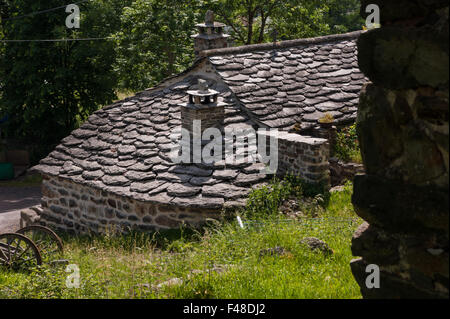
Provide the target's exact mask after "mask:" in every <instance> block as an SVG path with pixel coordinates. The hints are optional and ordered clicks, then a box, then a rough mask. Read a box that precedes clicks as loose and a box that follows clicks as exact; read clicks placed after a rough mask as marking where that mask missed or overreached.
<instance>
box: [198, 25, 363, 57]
mask: <svg viewBox="0 0 450 319" xmlns="http://www.w3.org/2000/svg"><path fill="white" fill-rule="evenodd" d="M364 32H365V31H364V30H361V31H353V32H348V33H342V34H332V35H326V36H320V37H315V38H304V39H295V40H285V41H279V42H270V43H260V44H248V45H242V46H238V47H229V48H221V49H212V50H204V51H201V52H200V57H203V58H206V57H212V56H221V55H229V54H240V53H248V52H254V51H268V50H274V49H275V50H279V49H284V48H289V47H298V46H308V45H313V44H321V43H331V42H335V41H342V40H346V39H356V38H358V37H359V36H360V35H361V34H362V33H364Z"/></svg>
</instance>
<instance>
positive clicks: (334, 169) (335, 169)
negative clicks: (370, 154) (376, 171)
mask: <svg viewBox="0 0 450 319" xmlns="http://www.w3.org/2000/svg"><path fill="white" fill-rule="evenodd" d="M362 173H364V165H362V164H358V163H345V162H343V161H341V160H339V159H338V158H336V157H332V158H330V176H331V186H337V185H342V184H344V183H345V181H353V179H354V177H355V176H356V174H362Z"/></svg>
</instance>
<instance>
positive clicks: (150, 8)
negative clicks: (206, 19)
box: [115, 0, 199, 90]
mask: <svg viewBox="0 0 450 319" xmlns="http://www.w3.org/2000/svg"><path fill="white" fill-rule="evenodd" d="M198 12H199V9H198V1H194V0H188V1H182V2H180V1H176V0H165V1H157V0H151V1H147V0H137V1H134V2H133V3H132V4H131V5H130V6H129V7H126V8H124V10H123V14H122V17H121V20H122V28H121V30H120V31H118V32H117V33H116V34H115V39H116V44H117V49H116V51H117V63H116V69H117V72H118V74H119V77H120V87H121V88H124V89H132V90H143V89H146V88H148V87H151V86H153V85H155V84H156V83H158V82H159V81H161V80H162V79H163V78H165V77H168V76H170V75H172V74H176V73H179V72H180V71H182V70H183V69H185V68H187V67H188V66H189V65H190V64H191V63H192V61H193V59H194V49H193V40H192V39H191V37H190V36H191V35H192V34H193V32H195V29H196V28H195V24H196V22H197V18H198Z"/></svg>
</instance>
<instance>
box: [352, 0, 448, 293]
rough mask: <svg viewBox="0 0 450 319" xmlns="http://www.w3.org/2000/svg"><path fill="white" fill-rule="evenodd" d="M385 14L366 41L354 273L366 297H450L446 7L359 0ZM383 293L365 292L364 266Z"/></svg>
mask: <svg viewBox="0 0 450 319" xmlns="http://www.w3.org/2000/svg"><path fill="white" fill-rule="evenodd" d="M370 3H375V4H377V5H379V7H380V9H381V25H382V27H381V28H379V29H374V30H371V31H368V32H367V33H364V34H362V35H361V37H360V39H359V41H358V50H359V65H360V68H361V70H362V71H363V72H364V74H365V75H366V76H367V77H368V78H369V79H370V80H371V81H372V82H370V83H368V84H366V85H365V87H364V88H363V90H362V93H361V96H360V105H359V109H358V119H357V130H358V136H359V140H360V145H361V152H362V157H363V161H364V166H365V169H366V174H365V175H357V176H356V177H355V180H354V195H353V204H354V207H355V211H356V212H357V214H358V215H359V216H361V217H362V218H363V219H365V220H366V223H364V224H363V225H361V227H360V228H359V229H358V231H357V232H356V233H355V234H354V238H353V241H352V252H353V254H354V255H355V256H361V257H360V258H358V259H355V260H353V261H352V262H351V267H352V271H353V274H354V276H355V278H356V280H357V281H358V284H359V285H360V287H361V292H362V294H363V296H364V297H365V298H448V297H449V292H448V286H449V249H448V248H449V237H448V232H449V228H448V227H449V224H448V221H449V215H448V209H449V201H448V193H449V188H448V181H449V175H448V172H449V166H448V162H449V161H448V149H449V144H448V143H449V126H448V113H449V103H448V95H449V91H448V89H449V87H448V83H449V76H448V67H449V65H448V63H449V56H448V54H449V46H448V43H449V42H448V39H449V38H448V36H449V34H448V14H449V11H448V9H449V8H448V7H449V3H448V1H438V0H428V1H419V0H416V1H405V0H400V1H387V0H370V1H362V9H361V10H362V12H364V8H365V7H366V5H368V4H370ZM369 264H376V265H378V266H379V269H380V287H379V288H372V289H370V288H369V287H367V285H366V278H367V276H368V275H369V274H368V273H366V267H367V265H369Z"/></svg>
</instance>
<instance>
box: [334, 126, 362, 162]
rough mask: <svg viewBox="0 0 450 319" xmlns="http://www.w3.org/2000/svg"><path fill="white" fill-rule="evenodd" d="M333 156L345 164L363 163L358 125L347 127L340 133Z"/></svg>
mask: <svg viewBox="0 0 450 319" xmlns="http://www.w3.org/2000/svg"><path fill="white" fill-rule="evenodd" d="M333 154H334V156H336V157H337V158H339V159H341V160H343V161H345V162H355V163H362V158H361V150H360V148H359V143H358V136H357V134H356V124H353V125H351V126H348V127H345V128H343V129H342V130H341V131H340V132H338V134H337V136H336V143H335V145H334V150H333Z"/></svg>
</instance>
